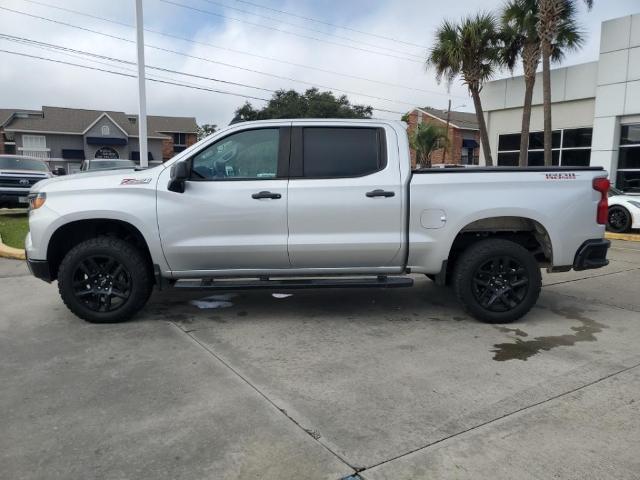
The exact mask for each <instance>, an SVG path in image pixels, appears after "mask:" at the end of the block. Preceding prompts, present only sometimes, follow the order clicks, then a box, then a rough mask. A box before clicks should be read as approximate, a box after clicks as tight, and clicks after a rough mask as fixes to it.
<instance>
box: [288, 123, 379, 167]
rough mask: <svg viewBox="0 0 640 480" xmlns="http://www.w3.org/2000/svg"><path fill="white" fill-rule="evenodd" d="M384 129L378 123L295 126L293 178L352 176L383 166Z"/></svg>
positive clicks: (292, 154) (292, 163) (292, 153)
mask: <svg viewBox="0 0 640 480" xmlns="http://www.w3.org/2000/svg"><path fill="white" fill-rule="evenodd" d="M385 138H386V137H385V131H384V129H382V128H377V127H294V133H293V140H292V152H291V172H290V173H291V177H293V178H352V177H362V176H365V175H370V174H372V173H375V172H378V171H380V170H383V169H384V168H385V166H386V164H387V154H386V141H385Z"/></svg>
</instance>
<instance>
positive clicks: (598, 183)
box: [593, 177, 611, 225]
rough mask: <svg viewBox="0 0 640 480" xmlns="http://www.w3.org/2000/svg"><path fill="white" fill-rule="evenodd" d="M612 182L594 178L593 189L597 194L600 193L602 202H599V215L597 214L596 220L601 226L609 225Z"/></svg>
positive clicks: (606, 179)
mask: <svg viewBox="0 0 640 480" xmlns="http://www.w3.org/2000/svg"><path fill="white" fill-rule="evenodd" d="M610 186H611V182H609V179H608V178H603V177H600V178H594V179H593V189H594V190H595V191H596V192H600V201H599V202H598V213H597V214H596V220H597V222H598V223H599V224H600V225H606V224H607V218H608V216H609V195H608V193H609V187H610Z"/></svg>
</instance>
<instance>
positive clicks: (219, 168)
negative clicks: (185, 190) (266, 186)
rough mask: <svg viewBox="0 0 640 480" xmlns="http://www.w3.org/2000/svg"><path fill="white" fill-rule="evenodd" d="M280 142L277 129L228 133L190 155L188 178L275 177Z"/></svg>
mask: <svg viewBox="0 0 640 480" xmlns="http://www.w3.org/2000/svg"><path fill="white" fill-rule="evenodd" d="M279 141H280V131H279V129H278V128H264V129H260V130H249V131H244V132H239V133H235V134H232V135H229V136H228V137H225V138H223V139H222V140H219V141H217V142H216V143H214V144H213V145H210V146H209V147H208V148H207V149H205V150H203V151H202V152H200V153H198V154H197V155H196V156H195V157H193V162H192V166H191V172H192V175H191V177H192V178H193V179H199V180H202V179H206V180H233V179H268V178H275V177H276V174H277V171H278V146H279Z"/></svg>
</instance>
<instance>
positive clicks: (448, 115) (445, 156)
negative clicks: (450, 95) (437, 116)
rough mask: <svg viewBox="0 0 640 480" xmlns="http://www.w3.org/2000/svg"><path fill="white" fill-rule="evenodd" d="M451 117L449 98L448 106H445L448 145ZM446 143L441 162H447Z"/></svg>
mask: <svg viewBox="0 0 640 480" xmlns="http://www.w3.org/2000/svg"><path fill="white" fill-rule="evenodd" d="M450 118H451V99H449V106H448V107H447V145H449V120H450ZM447 145H445V146H444V152H443V154H442V163H447Z"/></svg>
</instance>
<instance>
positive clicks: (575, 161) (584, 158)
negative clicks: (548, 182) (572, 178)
mask: <svg viewBox="0 0 640 480" xmlns="http://www.w3.org/2000/svg"><path fill="white" fill-rule="evenodd" d="M554 153H555V152H554ZM590 159H591V150H586V149H585V150H564V151H563V152H562V166H563V167H588V166H589V160H590Z"/></svg>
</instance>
